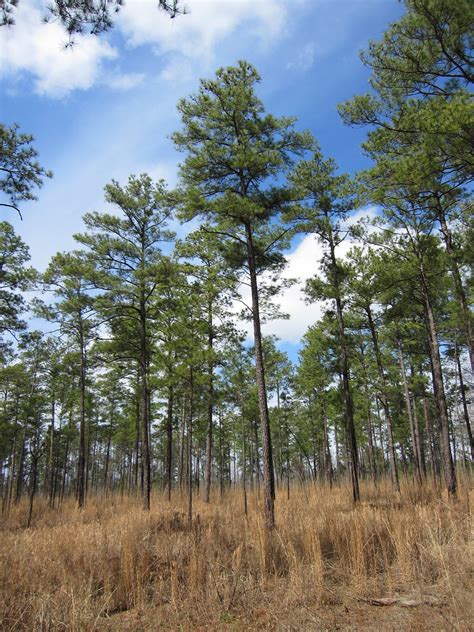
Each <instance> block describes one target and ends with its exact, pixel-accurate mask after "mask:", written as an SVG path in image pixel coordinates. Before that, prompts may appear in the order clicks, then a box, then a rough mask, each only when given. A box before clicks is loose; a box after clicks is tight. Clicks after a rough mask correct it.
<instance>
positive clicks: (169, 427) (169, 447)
mask: <svg viewBox="0 0 474 632" xmlns="http://www.w3.org/2000/svg"><path fill="white" fill-rule="evenodd" d="M173 406H174V393H173V387H172V386H169V387H168V410H167V418H166V483H167V488H168V501H169V502H171V488H172V486H173Z"/></svg>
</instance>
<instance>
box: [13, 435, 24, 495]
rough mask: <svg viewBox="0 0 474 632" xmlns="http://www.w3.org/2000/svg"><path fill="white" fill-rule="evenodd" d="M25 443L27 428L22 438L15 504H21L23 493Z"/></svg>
mask: <svg viewBox="0 0 474 632" xmlns="http://www.w3.org/2000/svg"><path fill="white" fill-rule="evenodd" d="M25 443H26V426H25V427H24V428H23V433H22V437H21V445H20V461H19V463H18V474H17V477H16V493H15V503H18V502H20V499H21V494H22V491H23V475H24V471H23V470H24V467H25Z"/></svg>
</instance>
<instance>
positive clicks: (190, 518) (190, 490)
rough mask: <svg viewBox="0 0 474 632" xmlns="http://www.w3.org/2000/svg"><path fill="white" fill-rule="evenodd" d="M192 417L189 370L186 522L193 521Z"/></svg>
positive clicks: (192, 391) (191, 386)
mask: <svg viewBox="0 0 474 632" xmlns="http://www.w3.org/2000/svg"><path fill="white" fill-rule="evenodd" d="M193 416H194V371H193V367H192V366H191V368H190V370H189V420H188V522H189V524H190V525H191V524H192V521H193Z"/></svg>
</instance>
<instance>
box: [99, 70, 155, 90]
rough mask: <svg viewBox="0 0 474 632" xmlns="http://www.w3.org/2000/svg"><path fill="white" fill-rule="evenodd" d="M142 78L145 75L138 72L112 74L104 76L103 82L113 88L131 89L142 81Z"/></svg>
mask: <svg viewBox="0 0 474 632" xmlns="http://www.w3.org/2000/svg"><path fill="white" fill-rule="evenodd" d="M144 79H145V75H144V74H143V73H138V72H131V73H128V74H112V75H110V76H109V77H107V78H106V80H105V84H106V85H107V86H109V88H113V89H114V90H131V89H132V88H136V87H137V86H139V85H140V84H141V83H143V80H144Z"/></svg>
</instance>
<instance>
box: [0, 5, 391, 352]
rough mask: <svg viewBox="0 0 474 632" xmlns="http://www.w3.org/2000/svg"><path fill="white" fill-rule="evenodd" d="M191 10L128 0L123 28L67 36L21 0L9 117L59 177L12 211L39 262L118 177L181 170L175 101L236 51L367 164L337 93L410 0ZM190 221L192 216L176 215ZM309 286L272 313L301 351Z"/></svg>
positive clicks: (6, 91)
mask: <svg viewBox="0 0 474 632" xmlns="http://www.w3.org/2000/svg"><path fill="white" fill-rule="evenodd" d="M185 5H186V6H187V8H188V9H189V14H188V15H185V16H180V17H177V18H176V19H174V20H170V19H169V18H168V17H167V16H166V15H165V14H163V13H162V12H159V11H158V10H157V9H156V2H155V1H154V0H147V1H142V0H135V1H134V0H126V6H125V8H124V9H123V10H122V12H121V13H120V15H119V16H118V18H117V19H116V26H115V28H114V29H113V30H112V31H111V32H110V33H108V34H106V35H105V36H101V37H100V38H94V37H92V36H89V37H82V36H81V37H77V41H76V44H75V46H74V47H73V48H72V49H67V50H65V49H64V47H63V43H64V41H65V40H66V37H65V35H64V33H63V31H62V30H61V28H60V26H59V25H58V24H49V25H44V24H42V22H41V17H42V10H41V9H42V6H44V3H41V2H39V0H20V2H19V8H18V10H17V14H16V20H17V24H16V25H15V26H14V27H13V28H11V29H8V30H7V29H5V28H2V29H1V30H0V84H1V85H0V95H1V97H0V99H1V100H0V120H1V121H2V122H4V123H7V124H10V123H13V122H17V123H19V124H20V125H21V128H22V130H23V131H25V132H28V133H31V134H33V135H34V137H35V146H36V147H37V149H38V150H39V152H40V161H41V163H42V164H43V165H44V166H45V167H47V168H49V169H52V170H53V172H54V178H53V179H52V180H50V181H47V182H46V183H45V185H44V187H43V188H42V189H41V191H40V192H39V200H38V201H37V202H32V203H28V204H25V205H23V216H24V221H23V222H20V221H19V219H18V218H17V217H16V216H15V215H13V214H12V213H11V212H9V211H4V210H0V218H1V219H6V220H8V221H10V222H11V223H12V224H13V225H14V226H15V230H16V231H17V232H18V233H19V234H20V235H21V236H22V238H23V239H24V241H25V242H26V243H27V244H28V245H29V247H30V251H31V255H32V264H33V265H35V266H36V267H38V268H39V269H40V270H41V269H44V268H45V266H46V265H47V263H48V261H49V258H50V257H51V256H52V255H53V254H54V253H55V252H57V251H60V250H69V249H71V248H74V247H75V244H74V241H73V239H72V234H73V233H74V232H78V231H80V230H81V229H82V222H81V216H82V215H83V214H84V213H85V212H86V211H90V210H102V209H104V208H105V205H104V203H103V194H102V191H103V187H104V185H105V184H106V183H107V182H109V181H110V180H111V179H112V178H114V179H117V180H119V181H121V182H124V181H125V180H126V178H127V177H128V175H129V174H132V173H141V172H148V173H150V175H152V176H153V177H157V178H158V177H163V178H165V180H167V181H168V182H169V183H170V185H171V186H172V185H174V184H175V182H176V172H177V168H176V167H177V163H178V162H179V159H180V156H179V155H178V154H177V153H176V152H175V150H174V148H173V146H172V143H171V141H170V140H169V135H170V133H171V132H172V131H174V130H175V129H177V128H178V127H179V118H178V116H177V112H176V103H177V101H178V99H179V98H180V97H182V96H187V95H189V94H190V93H192V92H194V91H195V90H196V88H197V86H198V81H199V79H200V78H202V77H210V76H212V74H213V73H214V71H215V69H216V68H218V67H220V66H225V65H229V64H233V63H235V61H236V60H238V59H247V60H248V61H250V62H252V63H253V64H254V65H255V66H256V68H257V69H258V71H259V73H260V74H261V76H262V83H261V86H260V89H259V92H260V96H261V98H262V99H263V101H264V103H265V106H266V108H267V110H268V111H270V112H272V113H274V114H277V115H292V116H296V117H297V118H298V127H299V128H301V129H310V130H311V131H312V132H313V134H314V136H315V137H316V139H317V140H318V142H319V143H320V145H321V147H322V149H323V152H324V153H325V154H326V155H331V156H333V157H334V158H335V159H336V161H337V163H338V164H339V166H340V168H341V169H342V170H344V171H348V172H350V173H354V172H356V171H357V170H358V169H360V168H362V167H364V166H366V165H367V160H366V159H365V158H364V157H363V156H362V154H361V150H360V143H361V141H362V140H363V138H364V135H365V132H364V131H363V130H356V129H350V128H347V127H345V126H344V125H343V124H342V122H341V120H340V118H339V115H338V113H337V109H336V106H337V104H338V103H339V102H341V101H343V100H345V99H348V98H350V97H352V96H353V95H355V94H359V93H361V92H364V91H366V90H367V88H368V83H367V79H368V72H367V70H366V69H365V68H364V67H363V65H362V63H361V62H360V60H359V56H358V52H359V51H360V50H361V49H362V48H364V47H365V46H366V45H367V42H368V41H369V40H370V39H378V38H379V37H380V36H381V35H382V33H383V31H384V30H385V29H386V28H387V26H388V24H389V23H390V22H393V21H394V20H396V19H397V18H398V17H399V16H400V15H401V13H402V9H403V7H402V6H401V4H400V3H399V2H398V1H397V0H185ZM178 230H181V231H182V229H178ZM317 259H318V246H317V244H316V242H315V241H314V239H312V238H311V237H307V238H305V239H304V240H302V241H300V242H299V243H295V246H294V248H293V251H292V252H290V253H289V260H290V266H289V273H288V276H290V277H294V276H300V277H302V278H304V277H307V276H309V275H310V274H312V273H314V271H315V270H316V267H317ZM301 298H302V297H301V292H300V288H299V287H298V288H295V289H293V290H291V291H290V294H287V295H285V296H284V297H283V298H282V307H283V309H286V311H288V312H289V313H290V316H291V318H290V320H289V321H277V322H275V323H272V324H270V325H267V327H266V333H275V334H276V335H278V336H279V337H280V338H281V339H282V341H283V345H284V348H286V349H287V350H289V351H290V352H291V351H292V350H293V351H294V350H295V349H296V348H297V346H298V344H297V343H298V339H299V337H300V336H301V335H302V333H304V331H305V329H306V327H307V326H308V324H309V323H311V322H314V320H315V318H316V317H317V315H318V313H319V312H318V310H319V307H318V306H312V307H308V306H306V305H305V304H304V303H303V302H302V301H301Z"/></svg>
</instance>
